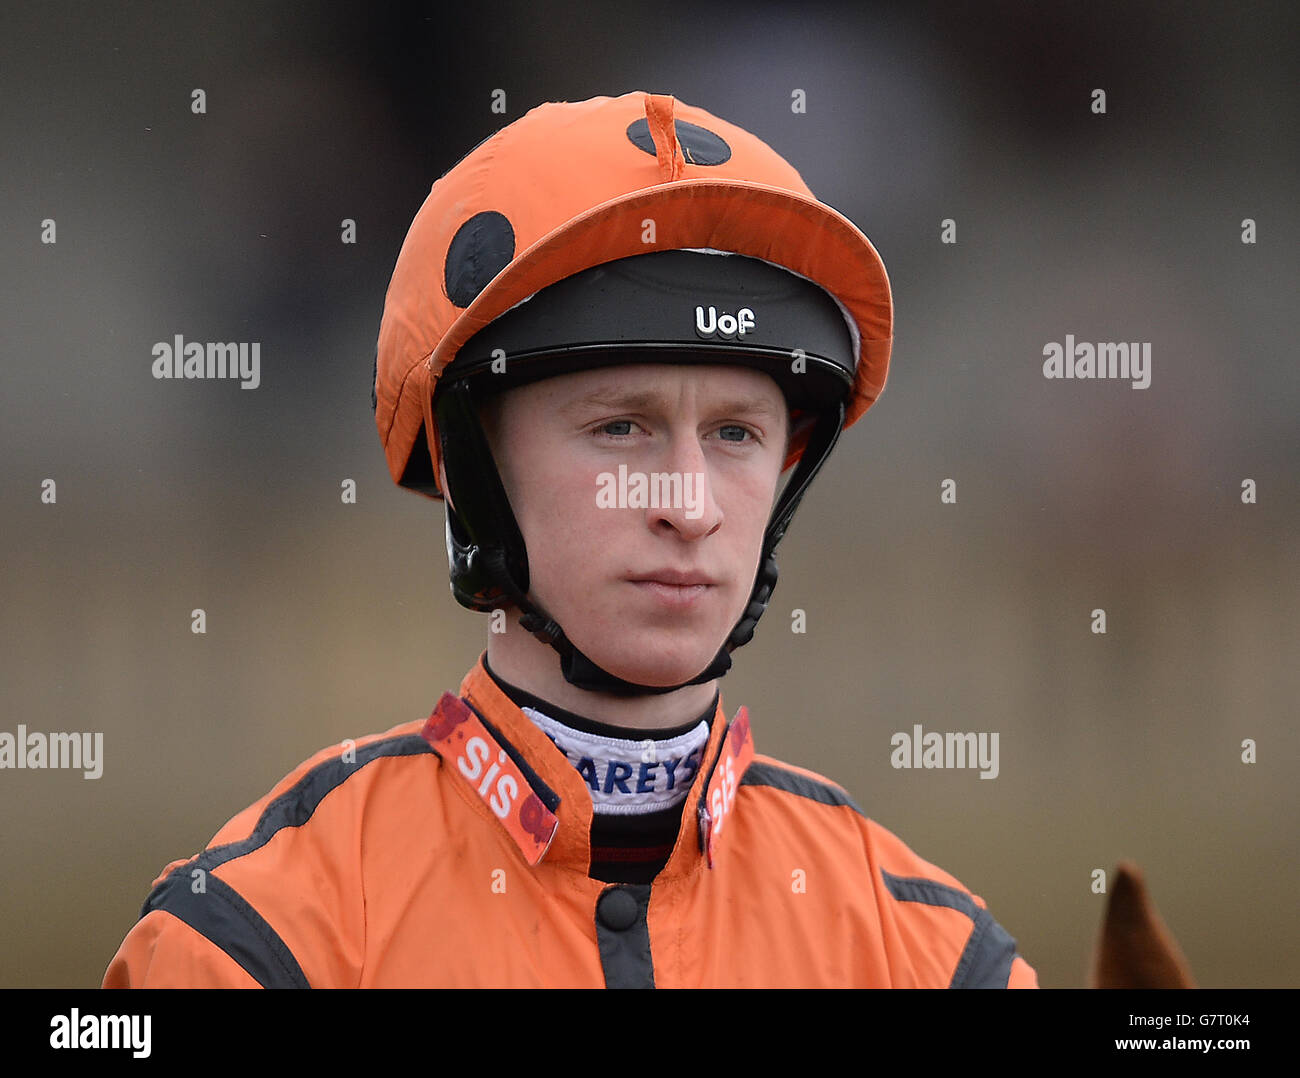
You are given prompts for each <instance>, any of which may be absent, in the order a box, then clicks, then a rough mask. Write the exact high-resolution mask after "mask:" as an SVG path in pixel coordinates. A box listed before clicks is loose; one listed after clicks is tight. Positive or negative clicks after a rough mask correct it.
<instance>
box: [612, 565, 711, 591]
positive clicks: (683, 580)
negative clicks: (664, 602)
mask: <svg viewBox="0 0 1300 1078" xmlns="http://www.w3.org/2000/svg"><path fill="white" fill-rule="evenodd" d="M628 579H629V580H630V581H632V583H634V584H667V585H670V586H672V587H677V588H691V587H698V586H704V587H711V586H712V585H714V584H716V583H717V581H716V580H714V579H713V578H712V577H711V576H706V575H705V574H704V573H699V572H686V571H684V570H681V569H655V570H654V571H652V572H648V573H637V574H636V575H634V576H630V577H628Z"/></svg>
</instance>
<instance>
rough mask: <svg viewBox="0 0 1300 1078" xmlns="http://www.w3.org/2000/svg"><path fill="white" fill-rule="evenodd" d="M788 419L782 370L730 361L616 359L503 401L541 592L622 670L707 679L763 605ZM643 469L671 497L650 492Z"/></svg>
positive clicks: (510, 463)
mask: <svg viewBox="0 0 1300 1078" xmlns="http://www.w3.org/2000/svg"><path fill="white" fill-rule="evenodd" d="M788 423H789V416H788V412H787V409H786V403H785V399H784V397H783V395H782V393H781V390H780V389H779V387H778V386H777V384H776V382H775V381H773V380H772V378H771V377H770V376H768V375H766V374H762V373H759V372H757V371H753V370H748V369H744V368H739V367H730V366H683V365H674V364H634V365H628V366H621V367H609V368H604V369H600V370H593V371H584V372H580V373H577V374H567V375H559V376H556V377H554V378H549V379H546V380H544V381H540V382H534V383H532V384H531V385H525V386H521V387H518V388H516V389H513V390H510V391H508V392H506V393H504V394H502V395H501V397H499V398H498V399H497V400H496V401H495V402H494V403H493V405H492V406H491V407H490V408H489V409H487V413H486V415H485V427H486V428H487V432H488V437H489V440H490V442H491V444H492V447H493V455H494V457H495V458H496V461H497V467H498V470H499V471H500V473H501V478H502V481H503V483H504V484H505V488H506V493H507V495H508V497H509V499H510V504H511V507H512V508H513V509H514V513H515V517H516V519H517V520H518V522H519V527H520V530H521V531H522V533H523V536H524V543H525V545H526V547H527V550H528V568H529V592H530V594H531V595H532V596H533V597H534V598H535V599H536V600H537V601H538V603H539V604H540V605H541V606H542V607H543V609H545V610H546V611H547V612H548V613H549V614H550V615H551V616H552V617H553V618H554V619H555V620H556V621H557V622H558V623H559V624H560V625H561V626H562V627H563V629H564V631H565V634H566V635H567V636H568V638H569V639H570V640H571V641H572V642H573V644H574V646H575V647H577V648H578V649H579V650H580V651H582V652H583V653H584V654H585V655H587V656H588V657H589V658H590V659H591V660H592V661H593V662H595V663H597V664H598V665H599V666H601V667H603V668H604V669H606V670H608V671H610V672H611V673H613V674H615V675H617V676H619V677H621V678H623V679H625V680H627V681H633V682H637V683H639V684H643V685H654V686H666V685H676V684H679V683H681V682H683V681H687V680H689V679H691V678H693V677H695V676H696V675H697V674H699V673H700V671H702V670H703V669H704V668H705V667H707V666H708V665H709V663H710V662H711V661H712V659H713V657H714V656H715V655H716V654H717V652H718V649H719V648H720V647H721V646H722V644H723V642H724V641H725V640H726V637H727V635H728V633H729V632H730V631H731V629H732V627H733V626H734V625H735V624H736V622H737V620H738V619H739V618H740V615H741V613H742V612H743V610H744V608H745V605H746V603H747V602H748V600H749V596H750V592H751V590H752V588H753V585H754V576H755V573H756V571H757V568H758V559H759V554H760V551H761V549H762V542H763V531H764V528H765V527H766V525H767V521H768V517H769V516H770V514H771V510H772V503H773V501H774V498H775V494H776V487H777V482H778V480H779V479H780V475H781V467H782V464H783V463H784V458H785V451H786V437H787V426H788ZM620 466H621V468H620ZM621 473H625V474H626V476H627V477H628V481H627V482H626V483H625V484H620V483H619V482H618V477H620V474H621ZM637 476H641V477H644V483H645V485H643V486H641V488H640V489H641V490H642V491H643V492H646V491H648V490H649V489H654V488H655V485H656V484H658V487H657V490H658V494H659V496H658V497H653V498H651V497H647V498H642V499H640V500H639V501H638V498H637V494H636V490H635V488H636V487H637V479H636V477H637ZM665 477H666V479H667V481H666V482H665V481H664V480H665ZM620 488H621V489H620ZM621 495H622V496H621ZM655 501H657V502H661V503H663V502H666V503H667V504H661V505H660V506H658V507H655V506H654V505H653V504H650V505H647V504H646V503H647V502H651V503H653V502H655Z"/></svg>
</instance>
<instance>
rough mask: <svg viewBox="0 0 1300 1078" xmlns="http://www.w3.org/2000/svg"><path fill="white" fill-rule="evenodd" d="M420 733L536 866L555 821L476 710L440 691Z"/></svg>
mask: <svg viewBox="0 0 1300 1078" xmlns="http://www.w3.org/2000/svg"><path fill="white" fill-rule="evenodd" d="M420 736H421V737H423V738H424V740H425V741H427V742H428V743H429V744H430V746H432V748H433V750H434V752H436V753H437V754H438V755H439V756H440V757H442V759H443V761H444V762H445V763H446V764H447V765H448V769H449V770H450V771H452V772H453V773H454V774H458V775H459V776H460V777H461V779H463V780H464V782H465V783H466V785H468V786H469V788H470V789H471V790H473V791H474V792H475V793H476V794H477V795H478V796H479V797H480V798H482V799H483V803H484V804H485V805H487V807H488V809H489V810H490V811H491V813H492V815H494V816H495V817H496V818H497V819H498V820H500V821H501V824H502V826H504V827H505V829H506V831H507V833H508V834H509V835H510V837H511V838H512V839H514V842H515V845H516V846H518V847H519V852H520V853H522V854H523V855H524V860H525V861H527V862H528V863H529V864H530V865H537V864H539V863H540V862H541V860H542V858H543V857H545V856H546V851H547V850H548V849H549V848H550V846H551V840H552V839H554V838H555V832H556V830H557V829H558V828H559V825H560V821H559V820H558V819H557V817H556V815H555V813H554V812H552V811H551V810H550V809H548V808H547V807H546V805H545V803H544V802H543V800H542V798H541V797H540V796H538V792H537V790H536V789H535V788H534V786H533V784H532V783H531V782H530V781H529V779H528V777H527V776H526V775H525V774H524V771H523V769H522V768H521V767H520V766H519V765H518V764H517V763H516V762H515V761H514V759H513V758H512V757H511V755H510V753H508V752H507V751H506V750H505V748H503V747H502V744H501V742H500V741H499V740H498V738H497V737H496V736H495V735H494V734H492V733H491V732H490V731H489V730H488V728H487V726H486V725H485V724H484V722H483V720H482V719H480V718H479V716H478V713H477V712H475V711H474V709H473V708H471V707H470V706H469V705H468V704H466V703H465V701H464V700H462V699H461V698H460V697H459V696H456V695H454V694H453V693H449V692H447V693H443V694H442V699H441V700H439V701H438V706H437V707H436V708H435V709H434V712H433V714H432V715H430V716H429V721H428V722H426V723H425V724H424V729H423V730H421V731H420ZM524 793H526V796H524V797H522V798H521V797H520V794H524Z"/></svg>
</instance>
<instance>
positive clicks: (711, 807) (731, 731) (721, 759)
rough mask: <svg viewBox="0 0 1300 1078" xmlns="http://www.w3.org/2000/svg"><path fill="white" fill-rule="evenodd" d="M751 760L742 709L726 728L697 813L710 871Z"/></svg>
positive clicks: (746, 719)
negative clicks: (725, 734) (737, 792)
mask: <svg viewBox="0 0 1300 1078" xmlns="http://www.w3.org/2000/svg"><path fill="white" fill-rule="evenodd" d="M753 759H754V739H753V737H752V736H751V734H750V732H749V711H748V709H746V708H744V707H742V708H741V709H740V710H739V711H737V712H736V717H735V718H734V719H732V720H731V725H729V726H728V727H727V736H726V737H725V738H724V739H723V742H722V750H721V751H720V752H719V753H718V758H717V760H715V761H714V764H713V774H712V775H710V776H709V782H708V785H707V786H706V787H705V788H704V796H703V797H702V798H701V799H700V807H699V809H698V811H697V816H698V818H699V824H700V846H701V848H702V849H703V850H704V855H705V857H706V858H708V862H709V868H712V867H713V865H714V862H715V860H716V856H717V848H718V839H719V837H720V836H721V835H722V832H723V830H724V828H725V827H726V826H727V821H728V820H729V819H730V818H731V810H732V809H733V808H735V807H736V790H737V788H738V787H739V786H740V779H741V776H742V775H744V773H745V769H746V768H748V767H749V765H750V763H751V762H752V761H753Z"/></svg>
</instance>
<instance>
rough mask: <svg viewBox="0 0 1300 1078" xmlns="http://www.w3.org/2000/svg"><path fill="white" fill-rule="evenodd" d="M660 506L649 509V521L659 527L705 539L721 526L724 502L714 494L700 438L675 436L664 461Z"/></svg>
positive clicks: (684, 537)
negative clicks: (718, 500)
mask: <svg viewBox="0 0 1300 1078" xmlns="http://www.w3.org/2000/svg"><path fill="white" fill-rule="evenodd" d="M663 467H664V468H665V471H664V472H663V473H661V475H660V479H659V489H660V494H661V495H664V494H667V495H668V496H667V497H663V496H661V497H660V498H659V499H658V501H659V507H658V508H651V509H647V510H646V521H647V523H648V524H649V525H650V527H651V528H653V529H654V530H656V531H673V532H676V533H677V534H678V535H679V536H681V538H683V539H686V540H697V539H703V538H704V537H706V536H708V535H712V534H713V533H714V532H716V531H717V530H718V529H719V528H720V527H722V520H723V513H722V508H721V506H719V505H718V503H717V501H716V500H715V498H714V496H713V482H712V479H711V477H710V474H709V467H708V461H707V459H706V457H705V454H704V450H703V448H702V447H701V445H700V443H699V439H698V438H697V436H696V435H695V433H694V432H693V431H692V432H691V433H690V434H689V435H683V436H674V438H673V440H672V448H671V451H670V452H669V453H668V454H667V457H666V459H665V460H664V461H663Z"/></svg>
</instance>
